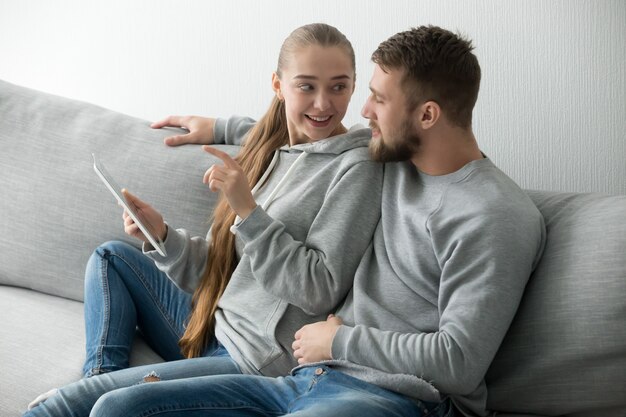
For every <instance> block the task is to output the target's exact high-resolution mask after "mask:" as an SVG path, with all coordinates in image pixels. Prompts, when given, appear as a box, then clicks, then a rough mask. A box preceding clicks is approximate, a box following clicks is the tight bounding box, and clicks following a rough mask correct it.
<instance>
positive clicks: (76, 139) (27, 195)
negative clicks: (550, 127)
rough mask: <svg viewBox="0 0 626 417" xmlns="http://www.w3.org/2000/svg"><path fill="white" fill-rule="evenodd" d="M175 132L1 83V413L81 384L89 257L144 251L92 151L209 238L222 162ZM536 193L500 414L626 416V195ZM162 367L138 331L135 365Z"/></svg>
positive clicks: (498, 371)
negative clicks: (532, 238)
mask: <svg viewBox="0 0 626 417" xmlns="http://www.w3.org/2000/svg"><path fill="white" fill-rule="evenodd" d="M172 132H173V129H161V130H153V129H151V128H150V127H149V122H148V121H145V120H140V119H137V118H133V117H130V116H127V115H123V114H120V113H117V112H113V111H110V110H107V109H104V108H101V107H98V106H95V105H92V104H88V103H83V102H80V101H76V100H71V99H67V98H63V97H58V96H54V95H50V94H46V93H42V92H39V91H35V90H31V89H28V88H24V87H20V86H16V85H13V84H10V83H7V82H4V81H0V189H1V190H2V197H1V198H0V230H1V233H0V416H17V415H20V414H21V412H23V411H24V410H25V408H26V406H27V404H28V403H29V402H30V401H31V400H32V399H34V398H35V397H36V396H37V395H39V394H41V393H42V392H45V391H48V390H49V389H50V388H53V387H59V386H62V385H64V384H67V383H69V382H72V381H74V380H76V379H78V378H80V377H81V366H82V361H83V359H84V343H85V340H84V324H83V312H82V299H83V280H84V271H85V265H86V263H87V260H88V259H89V256H90V254H91V252H92V251H93V250H94V249H95V248H96V247H97V246H98V245H99V244H101V243H103V242H105V241H107V240H124V241H127V242H131V243H133V244H135V245H137V242H136V241H133V240H132V239H130V238H128V237H127V236H126V235H125V234H124V231H123V227H122V221H121V208H120V207H119V206H117V203H116V202H115V200H114V198H113V196H112V195H111V194H110V193H109V191H108V190H107V189H106V188H105V187H104V185H103V184H102V183H101V182H100V180H99V179H98V178H97V176H96V174H95V173H94V171H93V169H92V162H91V153H92V152H95V153H96V154H98V155H99V158H100V159H101V160H102V161H103V162H104V163H105V164H106V166H107V169H108V171H109V172H110V173H111V175H112V176H113V177H114V178H115V179H116V180H117V182H118V183H120V184H121V185H123V186H125V187H127V188H128V189H129V190H130V191H131V192H134V193H135V194H137V195H138V196H140V197H141V198H142V199H144V200H145V201H147V202H149V203H150V204H152V205H153V206H154V207H155V208H157V209H158V210H159V211H160V212H161V213H162V214H163V216H164V218H165V219H166V220H167V221H168V222H169V223H170V224H171V225H173V226H174V227H184V228H186V229H188V230H190V231H191V233H192V234H193V235H198V236H205V235H206V233H207V230H208V228H209V225H210V223H209V216H210V213H211V208H212V207H213V206H214V204H215V202H216V195H215V194H213V193H211V192H210V191H209V190H208V189H207V187H206V186H204V185H203V184H202V175H203V174H204V172H205V171H206V169H208V167H209V166H211V165H212V164H213V163H214V162H215V159H213V158H212V157H211V156H210V155H208V154H206V153H205V152H202V150H201V149H200V147H197V146H192V145H188V146H182V147H177V148H170V147H167V146H165V145H164V144H163V138H164V137H166V136H169V135H171V134H173V133H172ZM220 147H221V148H222V149H224V150H226V151H228V152H229V153H230V154H231V155H233V154H235V153H236V152H237V148H236V147H232V146H226V145H222V146H220ZM496 162H497V161H496ZM527 192H528V193H529V195H530V197H531V198H532V199H533V201H534V202H535V204H537V206H538V208H539V210H540V211H541V212H542V214H543V215H544V217H545V220H546V226H547V231H548V235H547V243H546V247H545V251H544V254H543V257H542V259H541V261H540V263H539V265H538V267H537V269H536V270H535V272H534V273H533V275H532V276H531V278H530V280H529V283H528V285H527V287H526V291H525V295H524V298H523V300H522V304H521V306H520V309H519V311H518V313H517V316H516V318H515V320H514V322H513V324H512V326H511V328H510V330H509V332H508V335H507V337H506V338H505V340H504V342H503V344H502V346H501V348H500V350H499V352H498V354H497V356H496V358H495V361H494V363H493V364H492V366H491V368H490V370H489V372H488V374H487V378H486V379H487V385H488V388H489V400H488V404H489V406H490V407H491V408H493V409H494V410H499V412H498V413H497V415H499V416H511V417H512V416H576V417H579V416H580V417H582V416H585V417H596V416H598V417H599V416H610V417H613V416H616V417H617V416H626V395H625V394H626V196H617V195H614V196H610V195H601V194H588V193H584V194H583V193H562V192H547V191H530V190H529V191H527ZM339 256H340V255H339ZM160 361H162V360H161V358H159V357H158V355H156V354H155V353H154V352H153V351H152V350H151V349H150V348H149V347H148V346H147V345H146V344H145V342H143V340H142V338H141V335H140V334H138V336H137V343H136V344H135V347H134V350H133V354H132V359H131V365H138V364H147V363H154V362H160Z"/></svg>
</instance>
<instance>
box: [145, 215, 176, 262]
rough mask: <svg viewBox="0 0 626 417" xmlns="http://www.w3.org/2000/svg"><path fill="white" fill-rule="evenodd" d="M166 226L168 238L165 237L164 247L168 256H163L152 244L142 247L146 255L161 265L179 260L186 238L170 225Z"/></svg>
mask: <svg viewBox="0 0 626 417" xmlns="http://www.w3.org/2000/svg"><path fill="white" fill-rule="evenodd" d="M165 224H166V225H167V236H165V241H164V242H163V245H164V246H165V253H167V256H161V255H160V254H159V252H157V251H156V249H154V247H152V245H151V244H150V243H146V242H144V243H143V245H142V247H141V251H142V252H143V254H144V255H146V256H147V257H149V258H150V259H152V260H154V261H156V262H161V263H164V262H165V261H167V260H168V259H177V258H178V255H179V252H180V250H181V248H182V247H183V246H184V244H185V237H184V236H183V235H182V234H181V233H179V232H178V230H176V229H174V228H173V227H171V226H170V225H169V224H167V223H165Z"/></svg>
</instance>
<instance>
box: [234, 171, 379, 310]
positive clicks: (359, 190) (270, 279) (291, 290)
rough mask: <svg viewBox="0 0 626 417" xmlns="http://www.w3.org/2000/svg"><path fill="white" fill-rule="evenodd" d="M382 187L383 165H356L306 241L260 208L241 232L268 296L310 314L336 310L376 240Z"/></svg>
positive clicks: (329, 196) (337, 185)
mask: <svg viewBox="0 0 626 417" xmlns="http://www.w3.org/2000/svg"><path fill="white" fill-rule="evenodd" d="M381 188H382V165H380V164H377V163H374V162H371V161H362V162H359V163H356V164H354V165H353V166H352V167H350V168H349V169H348V170H347V171H346V172H345V173H344V175H342V176H341V178H339V179H338V181H337V182H336V183H334V184H333V186H332V187H331V189H329V190H328V192H327V193H326V197H325V199H324V203H323V205H322V207H321V208H320V210H319V212H318V213H317V215H316V216H315V218H314V220H313V222H312V224H311V226H310V229H309V231H308V234H307V238H306V240H305V241H304V242H302V241H298V240H296V239H294V238H293V237H292V236H291V235H290V234H289V233H288V232H287V231H286V229H285V226H284V224H283V223H281V222H280V221H278V220H276V219H274V218H272V217H271V216H269V215H268V214H267V213H266V212H265V211H264V210H263V208H261V207H257V208H256V209H255V210H254V211H253V212H252V214H250V216H248V218H247V219H246V220H245V221H243V222H242V223H240V224H239V225H238V226H237V227H236V230H237V234H238V236H240V237H241V238H242V240H243V241H244V243H245V247H244V253H245V254H247V255H249V256H250V263H251V267H252V272H253V274H254V277H255V278H256V279H257V280H258V282H259V283H261V285H262V286H263V287H264V288H265V289H266V291H268V292H269V293H271V294H274V295H275V296H277V297H280V298H282V299H283V300H285V301H287V302H289V303H290V304H293V305H295V306H297V307H299V308H301V309H302V310H303V311H305V312H306V313H307V314H312V315H318V314H326V313H327V312H329V311H333V310H334V309H335V308H336V306H337V305H338V304H339V302H340V301H341V300H342V299H343V298H344V297H345V296H346V295H347V293H348V291H349V290H350V288H351V287H352V282H353V278H354V273H355V272H356V269H357V266H358V264H359V262H360V260H361V258H362V256H363V253H364V252H365V250H366V248H367V246H368V245H369V244H370V241H371V240H372V236H373V234H374V230H375V228H376V225H377V224H378V221H379V219H380V194H381Z"/></svg>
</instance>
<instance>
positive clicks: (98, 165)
mask: <svg viewBox="0 0 626 417" xmlns="http://www.w3.org/2000/svg"><path fill="white" fill-rule="evenodd" d="M91 156H92V157H93V169H94V171H96V174H98V177H100V179H101V180H102V182H103V183H104V185H106V187H107V188H108V189H109V191H111V194H113V195H114V196H115V199H116V200H117V201H118V202H119V203H120V204H121V205H122V207H124V208H125V209H126V212H127V213H128V215H129V216H130V217H131V219H133V221H134V222H135V224H136V225H137V226H138V227H139V229H140V230H141V231H142V232H143V234H144V236H145V237H146V238H147V239H148V241H149V242H150V244H151V245H152V246H153V247H154V249H155V250H156V251H157V252H158V253H159V254H160V255H161V256H166V252H165V245H164V244H163V241H162V240H161V239H159V238H158V237H156V236H155V235H154V234H153V233H152V230H153V228H152V227H151V225H150V224H149V223H146V221H145V219H142V218H141V216H140V215H139V213H138V210H137V207H136V206H135V205H134V204H133V203H132V202H131V201H129V200H127V199H126V198H125V197H124V194H122V188H121V187H120V186H119V185H117V183H116V182H115V181H114V180H113V178H111V175H109V173H108V172H107V170H106V168H104V165H102V162H100V161H99V160H98V158H97V157H96V154H93V153H92V154H91Z"/></svg>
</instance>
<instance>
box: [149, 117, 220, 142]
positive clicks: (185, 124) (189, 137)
mask: <svg viewBox="0 0 626 417" xmlns="http://www.w3.org/2000/svg"><path fill="white" fill-rule="evenodd" d="M214 126H215V119H211V118H208V117H200V116H169V117H167V118H165V119H163V120H161V121H158V122H154V123H152V124H151V125H150V127H151V128H153V129H160V128H162V127H182V128H183V129H187V130H188V131H189V133H187V134H185V135H175V136H168V137H166V138H165V139H164V140H163V142H165V144H166V145H168V146H178V145H184V144H187V143H189V144H197V145H210V144H212V143H213V138H214V136H213V127H214Z"/></svg>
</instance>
